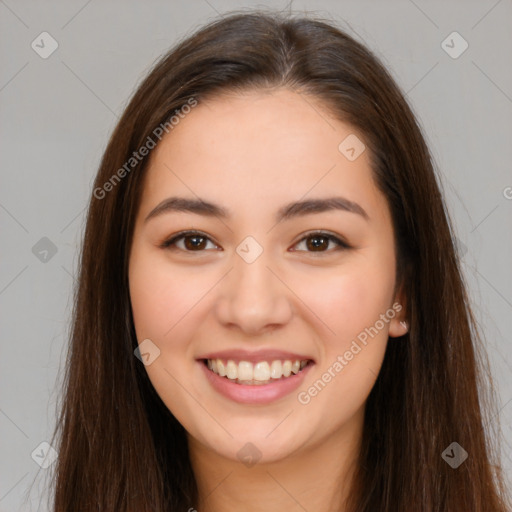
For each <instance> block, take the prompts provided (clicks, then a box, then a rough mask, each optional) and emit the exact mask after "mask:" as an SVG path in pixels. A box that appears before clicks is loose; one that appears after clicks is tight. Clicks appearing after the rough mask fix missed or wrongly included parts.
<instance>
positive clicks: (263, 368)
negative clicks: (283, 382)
mask: <svg viewBox="0 0 512 512" xmlns="http://www.w3.org/2000/svg"><path fill="white" fill-rule="evenodd" d="M308 361H309V360H305V361H300V360H298V359H296V360H295V361H291V360H289V359H287V360H285V361H280V360H275V361H272V362H271V363H270V364H269V363H268V362H267V361H260V362H258V363H256V364H253V363H251V362H249V361H240V362H239V363H238V364H237V363H235V362H234V361H232V360H231V359H229V360H228V361H227V363H226V364H224V362H223V361H222V360H221V359H208V360H207V366H208V368H209V369H210V370H211V371H212V372H214V373H216V374H217V375H220V376H221V377H227V378H228V379H230V380H234V381H238V382H239V383H240V382H243V383H244V384H252V383H258V384H266V383H267V382H270V380H271V379H280V378H282V377H289V376H290V375H291V374H294V375H295V374H297V373H299V371H300V370H302V368H304V367H305V366H306V365H307V364H308Z"/></svg>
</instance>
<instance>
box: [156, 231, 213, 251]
mask: <svg viewBox="0 0 512 512" xmlns="http://www.w3.org/2000/svg"><path fill="white" fill-rule="evenodd" d="M182 240H183V244H181V243H179V242H181V241H182ZM208 242H210V243H212V245H213V246H214V248H216V247H217V246H216V245H215V244H213V242H212V241H211V240H210V239H209V238H208V237H207V236H206V235H204V234H202V233H199V232H196V231H187V232H182V233H179V234H178V235H176V236H174V237H172V238H171V239H170V240H166V241H165V242H163V243H162V244H161V247H162V248H163V249H167V248H171V249H180V250H182V251H185V252H202V251H204V250H205V249H206V248H207V244H208Z"/></svg>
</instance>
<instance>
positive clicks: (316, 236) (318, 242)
mask: <svg viewBox="0 0 512 512" xmlns="http://www.w3.org/2000/svg"><path fill="white" fill-rule="evenodd" d="M331 242H332V243H334V250H341V249H349V248H350V247H349V245H348V244H346V243H345V242H343V241H342V240H340V239H339V238H338V237H336V236H334V235H331V234H328V233H323V232H317V233H310V234H308V235H307V236H305V237H304V238H303V239H302V240H300V242H299V243H298V244H297V245H300V244H302V243H305V246H306V251H305V252H332V251H330V250H327V249H328V247H329V244H330V243H331Z"/></svg>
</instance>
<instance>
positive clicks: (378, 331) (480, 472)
mask: <svg viewBox="0 0 512 512" xmlns="http://www.w3.org/2000/svg"><path fill="white" fill-rule="evenodd" d="M479 348H480V345H479V336H478V332H477V329H476V325H475V322H474V319H473V316H472V313H471V309H470V306H469V303H468V298H467V295H466V291H465V287H464V284H463V279H462V276H461V272H460V268H459V264H458V261H457V257H456V254H455V250H454V244H453V241H452V237H451V228H450V221H449V218H448V215H447V213H446V211H445V207H444V204H443V199H442V196H441V194H440V191H439V187H438V184H437V182H436V176H435V173H434V170H433V167H432V163H431V159H430V155H429V152H428V149H427V147H426V145H425V142H424V139H423V137H422V134H421V131H420V129H419V127H418V125H417V123H416V121H415V119H414V116H413V114H412V112H411V110H410V109H409V107H408V106H407V103H406V101H405V99H404V97H403V95H402V94H401V92H400V91H399V89H398V88H397V86H396V85H395V83H394V82H393V80H392V79H391V78H390V76H389V74H388V73H387V72H386V71H385V69H384V68H383V66H382V65H381V64H380V63H379V62H378V61H377V59H376V58H375V57H374V56H373V55H372V54H371V53H370V52H369V51H368V50H367V49H366V48H364V47H363V46H362V45H360V44H359V43H357V42H356V41H354V40H353V39H352V38H350V37H349V36H348V35H346V34H344V33H343V32H341V31H340V30H338V29H337V28H335V27H332V26H330V25H328V24H326V23H323V22H320V21H316V20H312V19H290V18H283V17H281V16H280V15H276V16H270V15H268V14H261V13H258V12H255V13H251V14H235V15H231V16H227V17H224V18H223V19H222V20H218V21H216V22H213V23H211V24H210V25H208V26H207V27H204V28H203V29H201V30H200V31H198V32H197V33H196V34H194V35H192V36H191V37H190V38H188V39H186V40H184V41H183V42H182V43H181V44H179V45H178V46H177V47H176V48H174V49H173V50H172V51H171V52H169V53H168V54H167V55H166V56H164V57H163V58H162V59H161V60H160V61H159V62H158V63H157V65H156V66H155V67H154V69H153V70H152V71H151V73H150V74H149V76H148V77H147V78H146V79H145V80H144V82H143V83H142V84H141V85H140V87H139V88H138V90H137V91H136V93H135V95H134V96H133V98H132V100H131V101H130V103H129V105H128V106H127V108H126V110H125V112H124V114H123V116H122V118H121V119H120V121H119V123H118V125H117V127H116V129H115V131H114V133H113V135H112V137H111V140H110V142H109V145H108V147H107V149H106V151H105V155H104V157H103V160H102V162H101V166H100V169H99V172H98V174H97V177H96V181H95V184H94V191H93V197H92V198H91V203H90V206H89V212H88V218H87V226H86V231H85V235H84V241H83V249H82V257H81V261H80V275H79V285H78V290H77V296H76V302H75V308H74V322H73V331H72V336H71V347H70V353H69V360H68V365H67V374H66V395H65V400H64V403H63V406H62V414H61V417H60V419H59V424H58V428H57V430H56V435H58V436H59V439H60V456H59V460H58V463H57V473H56V488H55V506H54V510H55V511H56V512H57V511H58V512H64V511H70V510H73V511H79V510H84V511H85V510H87V511H90V510H101V511H114V510H115V511H143V510H147V511H150V510H151V511H164V510H165V511H169V510H173V511H174V510H176V511H177V510H183V511H185V510H189V511H192V510H198V511H199V512H206V511H218V510H223V511H230V510H235V509H237V510H247V511H249V510H266V511H271V510H283V509H285V510H314V511H334V510H336V511H344V512H349V511H350V512H356V511H357V512H364V511H376V510H378V511H380V512H384V511H387V512H396V511H405V510H414V511H425V512H427V511H429V512H431V511H433V510H439V511H441V510H442V511H447V512H448V511H450V512H452V511H453V512H460V511H462V510H464V511H474V512H477V511H478V512H484V511H489V512H490V511H493V512H498V511H500V512H503V511H505V510H506V509H507V508H506V507H507V504H508V501H507V497H506V495H505V489H504V484H503V480H502V477H501V474H500V469H499V466H498V465H497V464H496V463H495V461H494V459H493V457H494V456H495V454H494V452H493V451H492V444H491V441H492V438H488V437H487V435H488V434H487V432H486V430H485V429H484V427H485V426H486V424H485V419H484V416H483V413H484V412H486V411H485V410H484V409H483V408H481V407H483V405H485V401H483V400H482V398H481V397H480V396H479V390H480V389H481V388H480V386H481V385H482V384H485V381H482V382H480V380H481V375H482V374H481V369H480V366H479V364H477V363H478V352H477V350H478V349H479Z"/></svg>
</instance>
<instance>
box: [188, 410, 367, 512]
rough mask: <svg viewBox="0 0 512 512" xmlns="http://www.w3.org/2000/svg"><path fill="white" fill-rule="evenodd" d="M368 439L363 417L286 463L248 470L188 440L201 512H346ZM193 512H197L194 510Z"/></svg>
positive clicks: (267, 464) (281, 461) (276, 463)
mask: <svg viewBox="0 0 512 512" xmlns="http://www.w3.org/2000/svg"><path fill="white" fill-rule="evenodd" d="M361 433H362V416H361V415H356V417H353V418H352V419H351V422H350V426H349V425H345V426H344V428H342V429H340V431H338V432H336V433H333V434H331V435H330V437H329V438H328V439H327V440H326V439H323V440H321V441H320V442H318V443H317V444H316V445H314V446H313V445H311V446H308V447H307V448H306V447H304V448H303V449H301V450H298V451H296V452H295V453H293V454H290V455H289V456H288V457H286V458H285V459H282V460H279V461H274V462H267V463H262V464H260V463H258V464H256V465H254V466H251V467H247V466H245V465H244V464H243V463H241V462H240V461H235V460H231V459H228V458H225V457H223V456H221V455H219V454H218V453H216V452H213V451H212V450H211V449H210V448H209V447H206V446H204V445H202V444H200V443H198V442H197V441H196V440H195V439H193V438H192V437H191V436H190V435H189V436H188V442H189V453H190V460H191V464H192V468H193V471H194V475H195V478H196V482H197V487H198V504H197V512H234V511H237V512H239V511H240V510H244V511H245V512H256V511H258V512H261V511H262V510H265V512H274V511H275V512H277V511H279V512H282V511H283V510H287V511H295V510H296V511H301V512H303V511H304V510H315V511H317V512H320V511H321V512H335V511H336V512H344V511H345V505H344V504H345V500H346V499H347V497H348V494H349V492H350V489H351V486H352V483H353V477H354V471H355V468H356V464H357V456H358V453H359V448H360V438H361ZM192 510H193V509H192Z"/></svg>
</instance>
